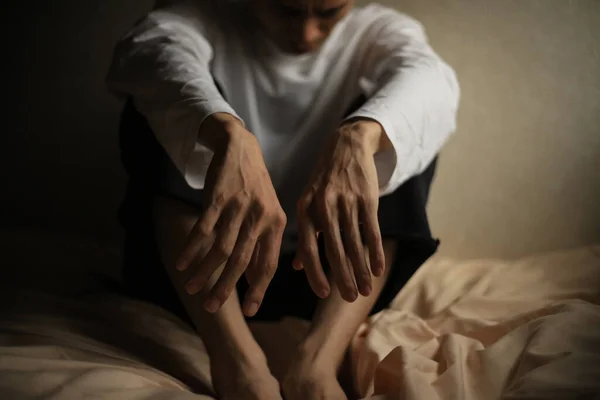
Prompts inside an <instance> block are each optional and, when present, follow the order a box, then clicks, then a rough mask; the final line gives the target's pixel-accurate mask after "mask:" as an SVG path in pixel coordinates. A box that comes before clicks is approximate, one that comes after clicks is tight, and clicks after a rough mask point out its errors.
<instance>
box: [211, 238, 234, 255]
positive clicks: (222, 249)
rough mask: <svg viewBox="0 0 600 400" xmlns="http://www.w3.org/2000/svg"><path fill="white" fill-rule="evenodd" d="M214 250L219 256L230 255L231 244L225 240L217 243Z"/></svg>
mask: <svg viewBox="0 0 600 400" xmlns="http://www.w3.org/2000/svg"><path fill="white" fill-rule="evenodd" d="M214 250H215V253H216V254H217V256H219V257H221V258H226V257H229V255H230V254H231V246H230V245H228V244H227V243H223V242H219V243H217V244H216V246H215V249H214Z"/></svg>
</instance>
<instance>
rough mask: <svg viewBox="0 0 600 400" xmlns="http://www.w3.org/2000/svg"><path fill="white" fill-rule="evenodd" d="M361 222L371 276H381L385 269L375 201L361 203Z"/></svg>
mask: <svg viewBox="0 0 600 400" xmlns="http://www.w3.org/2000/svg"><path fill="white" fill-rule="evenodd" d="M360 205H361V209H362V212H361V216H362V218H361V220H362V221H363V233H364V237H365V241H366V244H367V248H368V249H369V260H370V262H371V271H372V272H373V275H375V276H377V277H379V276H383V272H384V268H385V255H384V253H383V242H382V239H381V230H380V229H379V220H378V219H377V200H375V201H362V202H360Z"/></svg>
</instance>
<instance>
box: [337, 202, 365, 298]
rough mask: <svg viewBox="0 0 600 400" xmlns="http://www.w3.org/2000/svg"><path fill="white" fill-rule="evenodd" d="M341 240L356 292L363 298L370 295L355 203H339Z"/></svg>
mask: <svg viewBox="0 0 600 400" xmlns="http://www.w3.org/2000/svg"><path fill="white" fill-rule="evenodd" d="M340 211H341V218H340V222H341V224H342V229H343V232H342V240H343V243H344V249H345V251H346V255H347V258H348V260H349V261H350V263H351V264H352V268H353V270H354V278H355V280H356V284H357V286H358V291H359V292H360V294H362V295H363V296H368V295H369V294H371V271H370V270H369V267H368V266H367V263H366V260H365V252H364V244H363V243H362V240H361V236H360V231H359V228H358V205H357V204H356V202H351V201H348V200H346V201H341V202H340Z"/></svg>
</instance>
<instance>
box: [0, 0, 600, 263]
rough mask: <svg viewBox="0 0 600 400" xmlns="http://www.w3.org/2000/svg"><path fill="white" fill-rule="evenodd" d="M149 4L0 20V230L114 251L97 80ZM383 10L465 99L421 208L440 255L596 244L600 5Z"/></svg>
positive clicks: (117, 177)
mask: <svg viewBox="0 0 600 400" xmlns="http://www.w3.org/2000/svg"><path fill="white" fill-rule="evenodd" d="M11 3H14V4H11ZM151 3H152V1H150V0H143V1H121V0H103V1H99V0H86V1H75V0H63V1H53V2H48V1H41V0H39V1H28V2H17V1H14V0H9V2H8V3H6V2H5V3H4V5H3V6H2V7H3V11H2V15H3V20H4V21H8V22H5V24H4V25H3V29H8V31H7V32H6V33H5V35H4V36H3V37H5V38H10V40H7V41H6V42H5V43H4V44H3V45H5V46H8V50H7V51H6V54H9V55H10V57H8V58H7V59H6V60H3V68H4V69H5V70H6V71H8V72H7V73H5V76H6V77H8V78H5V80H6V81H7V82H5V87H6V89H5V90H6V91H7V92H5V96H6V98H7V99H10V101H9V102H8V106H5V108H3V111H4V112H5V113H6V115H5V117H4V119H3V120H4V121H7V123H6V122H5V131H4V132H3V134H2V135H0V152H1V153H0V163H1V165H0V166H1V168H2V171H3V174H2V188H3V194H4V196H3V198H2V204H1V208H0V210H1V211H0V212H1V214H0V219H1V221H3V223H4V224H13V225H15V224H23V223H27V224H36V225H43V226H50V227H53V228H60V229H64V230H75V231H76V232H81V233H85V234H92V235H96V236H101V237H119V235H120V230H119V229H118V227H117V224H116V220H115V211H116V208H117V206H118V204H119V201H120V198H121V195H122V191H123V189H124V176H123V173H122V170H121V167H120V164H119V158H118V149H117V132H116V128H117V123H118V114H119V111H120V105H119V104H118V103H117V102H116V101H115V100H114V99H113V98H112V97H111V96H109V95H108V94H107V93H106V89H105V86H104V82H103V79H104V74H105V72H106V68H107V64H108V62H109V59H110V55H111V52H112V48H113V46H114V43H115V42H116V40H117V39H118V38H119V37H120V36H121V35H122V34H123V33H124V32H125V31H126V30H127V29H128V28H129V27H130V26H131V24H132V23H133V22H134V21H135V20H136V19H138V18H139V16H141V15H142V14H143V13H144V11H145V10H147V9H149V8H150V6H151ZM363 3H364V2H363ZM383 3H384V4H387V5H392V6H394V7H396V8H398V9H400V10H402V11H405V12H407V13H408V14H411V15H413V16H415V17H416V18H418V19H420V20H421V21H422V22H423V23H424V25H425V26H426V28H427V30H428V33H429V36H430V38H431V41H432V43H433V44H434V46H435V47H436V49H437V50H438V51H439V52H440V53H441V54H442V55H443V56H444V58H445V59H446V60H448V61H449V62H450V63H451V64H452V65H453V66H454V67H455V68H456V70H457V73H458V75H459V79H460V82H461V85H462V90H463V101H462V104H461V109H460V115H459V131H458V133H457V135H455V136H454V138H453V139H452V141H451V143H449V145H448V146H447V148H446V149H445V151H444V154H443V156H442V160H441V168H440V173H439V176H438V179H437V182H436V184H435V185H434V191H433V198H432V203H431V207H430V212H431V218H432V223H433V228H434V231H435V233H436V235H438V236H439V237H440V238H441V239H442V251H443V252H445V253H446V254H451V255H454V256H465V257H480V256H498V257H505V256H517V255H521V254H526V253H531V252H536V251H543V250H546V249H551V248H564V247H571V246H575V245H578V244H582V243H589V242H591V241H600V206H598V204H599V203H600V201H598V199H600V176H599V175H600V132H599V129H600V128H599V127H600V74H598V72H597V71H600V45H599V43H600V32H599V30H600V2H598V1H596V0H579V1H568V2H567V1H563V0H529V1H526V2H524V1H518V0H508V1H502V2H498V1H491V0H490V1H479V2H473V1H468V0H448V1H437V0H405V1H400V0H397V1H383ZM25 4H26V5H25ZM6 84H7V85H6Z"/></svg>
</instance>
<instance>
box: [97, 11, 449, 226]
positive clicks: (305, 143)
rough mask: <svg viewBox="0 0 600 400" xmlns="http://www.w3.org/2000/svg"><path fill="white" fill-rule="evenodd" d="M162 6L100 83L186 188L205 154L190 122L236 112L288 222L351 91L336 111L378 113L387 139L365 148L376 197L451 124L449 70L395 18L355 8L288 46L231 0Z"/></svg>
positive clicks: (404, 175)
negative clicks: (329, 27) (130, 109)
mask: <svg viewBox="0 0 600 400" xmlns="http://www.w3.org/2000/svg"><path fill="white" fill-rule="evenodd" d="M171 3H172V4H171V5H170V6H168V7H165V8H162V9H157V10H154V11H152V12H151V13H150V14H149V15H148V16H146V17H145V18H144V19H143V20H142V21H140V22H139V23H138V24H137V25H136V26H135V27H134V28H133V29H132V30H131V31H130V32H129V33H128V34H127V35H126V36H125V37H124V38H123V39H122V40H121V41H120V42H119V44H118V45H117V47H116V50H115V55H114V60H113V62H112V65H111V68H110V71H109V74H108V79H107V81H108V84H109V87H110V88H111V89H112V90H113V91H114V92H116V93H117V94H120V95H124V96H131V97H132V98H133V100H134V104H135V106H136V108H137V109H138V111H139V112H141V113H142V114H143V115H144V116H145V117H146V119H147V120H148V122H149V125H150V127H151V128H152V130H153V132H154V133H155V135H156V137H157V139H158V141H159V142H160V144H161V145H162V146H163V147H164V149H165V151H166V153H167V154H168V155H169V157H170V158H171V159H172V161H173V163H174V164H175V166H176V167H177V168H178V169H179V171H180V172H181V173H182V174H183V176H184V177H185V180H186V181H187V183H188V184H189V185H190V186H191V187H193V188H202V187H203V185H204V178H205V174H206V171H207V168H208V165H209V163H210V160H211V157H212V152H211V151H209V150H208V149H206V148H204V147H203V146H201V145H200V144H199V143H198V142H197V135H198V131H199V127H200V125H201V123H202V121H203V120H204V119H205V118H206V117H207V116H209V115H210V114H213V113H216V112H227V113H230V114H233V115H235V116H237V117H238V118H240V119H241V120H242V121H243V122H244V124H245V125H246V128H247V129H248V130H249V131H250V132H252V133H253V134H254V135H255V136H256V137H257V139H258V142H259V143H260V146H261V148H262V151H263V155H264V160H265V163H266V166H267V169H268V171H269V174H270V176H271V179H272V181H273V184H274V186H275V189H276V191H277V194H278V196H279V199H280V202H281V204H282V207H283V208H284V210H285V212H286V214H287V216H288V229H287V230H288V231H290V230H291V231H295V229H296V227H295V225H296V221H295V204H296V201H297V199H298V198H299V196H300V194H301V192H302V190H303V188H304V185H305V184H306V183H307V180H308V178H309V176H310V174H311V172H312V169H313V166H314V164H315V160H317V159H318V157H319V155H320V152H321V151H322V148H323V145H324V141H325V140H326V139H327V137H328V136H329V135H331V134H333V133H334V132H335V130H336V128H337V127H339V125H340V122H341V121H342V120H343V119H344V117H345V116H344V113H345V111H346V110H347V109H348V107H349V106H350V105H351V104H352V103H353V101H355V100H356V98H358V97H359V96H360V95H361V94H364V95H366V97H367V99H368V101H367V102H366V103H365V104H364V105H362V106H361V107H360V108H359V109H358V110H357V111H355V112H354V113H353V114H351V115H349V116H347V118H353V117H366V118H370V119H374V120H376V121H378V122H379V123H380V124H381V125H382V126H383V128H384V129H385V133H386V135H387V136H388V137H389V139H390V141H391V143H392V145H393V150H390V151H387V152H383V153H379V154H377V155H376V167H377V173H378V178H379V186H380V193H381V195H385V194H388V193H391V192H392V191H394V190H395V189H396V188H398V187H399V186H400V185H401V184H402V183H403V182H405V181H406V180H408V179H409V178H411V177H412V176H414V175H417V174H419V173H420V172H422V171H423V170H424V169H425V168H426V167H427V166H428V165H429V163H430V162H431V161H432V160H433V158H434V157H435V156H436V154H437V153H438V152H439V151H440V149H441V147H442V145H443V144H444V142H445V141H446V139H447V138H448V136H449V135H450V134H451V133H452V132H453V131H454V129H455V120H456V111H457V107H458V100H459V87H458V84H457V80H456V77H455V74H454V72H453V70H452V69H451V68H450V67H449V66H448V65H447V64H446V63H444V61H442V59H440V57H439V56H438V55H436V53H435V52H434V51H433V50H432V48H431V47H430V46H429V44H428V43H427V38H426V36H425V33H424V31H423V28H422V26H421V25H420V24H419V23H418V22H416V21H415V20H413V19H411V18H409V17H408V16H406V15H403V14H400V13H398V12H396V11H394V10H392V9H389V8H385V7H383V6H379V5H370V6H367V7H365V8H356V9H354V10H353V11H351V12H350V13H349V14H348V15H347V16H346V17H345V18H344V19H343V20H342V21H340V22H339V24H338V25H337V26H336V27H335V29H334V30H333V32H332V34H331V36H330V37H329V38H328V39H327V40H326V42H325V43H324V44H323V45H322V47H321V48H320V49H319V50H318V51H316V52H314V53H311V54H304V55H288V54H283V53H282V52H280V51H279V50H278V49H277V48H276V47H275V45H274V44H273V43H272V42H270V41H269V39H267V38H266V37H265V36H264V35H263V33H261V31H260V29H256V28H255V27H254V26H253V22H252V21H253V20H252V18H249V17H248V13H247V10H246V9H245V8H244V7H245V6H246V4H245V2H244V1H243V0H242V1H232V0H219V1H218V2H212V1H200V0H190V1H174V2H171ZM215 81H216V82H218V84H219V87H220V89H221V91H220V90H219V89H218V87H217V85H216V84H215ZM225 99H226V100H225Z"/></svg>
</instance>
